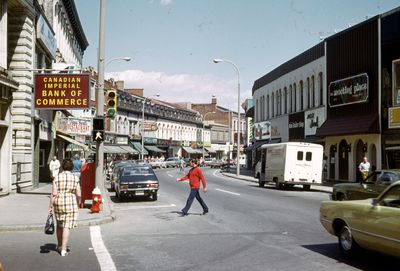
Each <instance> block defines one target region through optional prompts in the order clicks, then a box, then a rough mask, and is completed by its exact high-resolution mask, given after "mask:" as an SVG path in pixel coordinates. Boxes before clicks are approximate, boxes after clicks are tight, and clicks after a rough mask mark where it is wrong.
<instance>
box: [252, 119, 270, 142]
mask: <svg viewBox="0 0 400 271" xmlns="http://www.w3.org/2000/svg"><path fill="white" fill-rule="evenodd" d="M254 138H255V139H256V140H264V139H270V138H271V122H269V121H263V122H258V123H256V124H254Z"/></svg>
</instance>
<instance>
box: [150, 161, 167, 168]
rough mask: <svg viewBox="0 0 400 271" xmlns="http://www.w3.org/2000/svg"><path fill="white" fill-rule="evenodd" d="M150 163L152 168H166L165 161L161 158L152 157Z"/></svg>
mask: <svg viewBox="0 0 400 271" xmlns="http://www.w3.org/2000/svg"><path fill="white" fill-rule="evenodd" d="M149 164H150V165H151V167H152V168H165V167H166V166H165V162H164V161H162V160H161V159H151V160H150V161H149Z"/></svg>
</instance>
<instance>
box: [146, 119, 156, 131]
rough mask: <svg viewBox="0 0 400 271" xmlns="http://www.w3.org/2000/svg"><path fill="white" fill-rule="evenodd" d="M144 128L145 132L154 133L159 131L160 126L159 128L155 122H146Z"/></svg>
mask: <svg viewBox="0 0 400 271" xmlns="http://www.w3.org/2000/svg"><path fill="white" fill-rule="evenodd" d="M143 128H144V130H145V131H152V132H154V131H157V130H158V126H157V123H156V122H155V121H145V122H144V127H143Z"/></svg>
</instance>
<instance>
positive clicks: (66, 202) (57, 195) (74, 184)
mask: <svg viewBox="0 0 400 271" xmlns="http://www.w3.org/2000/svg"><path fill="white" fill-rule="evenodd" d="M73 167H74V165H73V163H72V161H71V159H64V160H63V162H62V169H63V172H61V173H60V174H58V175H57V176H56V177H55V178H54V180H53V188H52V194H51V196H50V206H49V212H50V213H53V212H54V214H55V217H56V221H57V230H56V233H57V251H58V252H59V253H60V254H61V256H66V255H67V244H68V239H69V235H70V230H71V229H73V228H75V227H76V222H77V220H78V206H79V203H80V200H81V187H80V185H79V178H78V177H77V176H75V175H73V174H72V172H71V171H72V169H73Z"/></svg>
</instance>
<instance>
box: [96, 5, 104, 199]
mask: <svg viewBox="0 0 400 271" xmlns="http://www.w3.org/2000/svg"><path fill="white" fill-rule="evenodd" d="M105 13H106V0H100V20H99V56H98V57H99V58H98V67H97V68H98V72H99V74H98V81H97V84H98V88H97V110H96V116H97V117H102V118H103V117H104V68H105V65H104V64H105V63H104V47H105V44H104V36H105V33H104V32H105V31H104V29H105V27H104V25H105ZM103 148H104V144H103V141H96V187H98V188H99V189H100V191H102V192H103V190H104V189H103V186H104V174H103V163H104V162H103V158H104V149H103Z"/></svg>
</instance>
